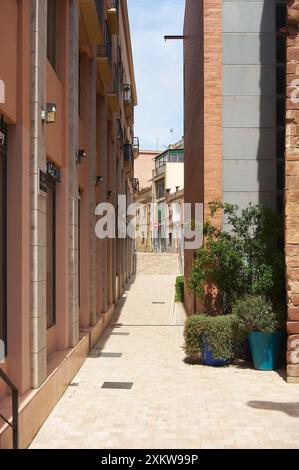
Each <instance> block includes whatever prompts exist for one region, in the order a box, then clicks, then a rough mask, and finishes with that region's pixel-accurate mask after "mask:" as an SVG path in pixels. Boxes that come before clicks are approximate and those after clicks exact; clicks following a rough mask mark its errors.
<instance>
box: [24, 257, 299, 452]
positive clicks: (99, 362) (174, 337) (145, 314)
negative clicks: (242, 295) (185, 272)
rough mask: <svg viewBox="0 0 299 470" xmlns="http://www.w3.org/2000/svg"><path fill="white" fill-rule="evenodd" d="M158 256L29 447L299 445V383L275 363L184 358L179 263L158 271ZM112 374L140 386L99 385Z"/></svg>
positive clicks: (112, 379)
mask: <svg viewBox="0 0 299 470" xmlns="http://www.w3.org/2000/svg"><path fill="white" fill-rule="evenodd" d="M153 256H154V255H152V258H151V260H150V265H151V266H150V270H149V271H150V272H152V270H153V268H152V266H153V264H155V259H154V258H153ZM165 260H166V258H165ZM156 262H157V265H156V270H155V273H154V274H146V266H145V265H144V264H143V267H142V270H141V271H142V273H140V270H139V274H138V275H137V278H136V281H135V283H134V284H133V285H132V286H131V288H130V289H129V291H128V292H127V293H126V294H125V296H124V298H123V299H122V302H121V305H120V306H119V308H118V311H117V312H116V317H115V319H114V322H113V323H114V324H112V325H111V327H110V328H109V329H108V330H107V331H106V333H105V335H104V337H103V338H102V340H101V341H100V342H99V344H98V345H97V347H96V349H95V350H94V351H93V352H92V353H91V354H90V357H89V358H88V359H87V361H86V363H85V364H84V366H83V367H82V369H81V370H80V372H79V373H78V375H77V376H76V377H75V379H74V381H73V383H74V385H75V386H71V387H69V388H68V389H67V391H66V393H65V394H64V396H63V397H62V399H61V400H60V402H59V403H58V404H57V406H56V408H55V409H54V411H53V412H52V414H51V415H50V417H49V418H48V420H47V421H46V423H45V424H44V426H43V427H42V428H41V430H40V432H39V433H38V435H37V436H36V439H35V440H34V442H33V443H32V446H31V448H34V449H37V448H97V449H101V448H108V449H113V448H157V449H159V448H256V447H261V448H288V447H293V448H294V447H296V448H299V387H298V385H288V384H286V383H285V381H284V380H283V378H282V377H281V376H280V375H279V374H278V373H276V372H267V373H265V372H258V371H255V370H253V369H247V368H241V367H236V366H230V367H226V368H221V369H214V368H210V367H203V366H201V365H198V364H197V365H188V364H186V363H185V362H184V353H183V350H182V344H183V328H182V326H181V325H182V320H183V315H182V308H181V306H177V307H175V306H174V303H173V298H174V280H175V275H176V273H175V272H174V269H173V264H172V262H171V263H170V266H171V268H170V269H171V273H169V274H167V273H166V274H165V266H166V265H167V263H165V264H164V271H163V272H164V274H163V275H159V264H160V263H161V258H160V257H157V258H156ZM153 302H155V303H153ZM118 316H119V317H118ZM103 352H104V353H121V354H122V356H121V357H98V355H99V354H100V353H103ZM106 381H108V382H132V383H133V386H132V388H131V389H130V390H118V389H114V390H113V389H112V390H111V389H102V388H101V387H102V384H103V383H104V382H106ZM76 384H77V386H76Z"/></svg>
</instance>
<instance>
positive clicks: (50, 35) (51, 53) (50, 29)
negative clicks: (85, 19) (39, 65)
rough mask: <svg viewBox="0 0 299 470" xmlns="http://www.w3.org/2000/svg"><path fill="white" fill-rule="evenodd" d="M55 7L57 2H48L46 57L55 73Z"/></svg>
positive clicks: (54, 0) (49, 0)
mask: <svg viewBox="0 0 299 470" xmlns="http://www.w3.org/2000/svg"><path fill="white" fill-rule="evenodd" d="M57 6H58V4H57V0H48V3H47V7H48V10H47V11H48V13H47V57H48V60H49V62H50V64H51V65H52V67H53V69H54V70H55V71H56V66H57Z"/></svg>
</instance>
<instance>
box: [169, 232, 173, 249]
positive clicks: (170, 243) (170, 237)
mask: <svg viewBox="0 0 299 470" xmlns="http://www.w3.org/2000/svg"><path fill="white" fill-rule="evenodd" d="M168 244H169V246H171V245H172V233H171V232H169V234H168Z"/></svg>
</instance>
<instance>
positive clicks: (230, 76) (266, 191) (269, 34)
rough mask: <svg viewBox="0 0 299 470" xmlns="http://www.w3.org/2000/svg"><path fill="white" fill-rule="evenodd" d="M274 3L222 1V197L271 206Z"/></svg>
mask: <svg viewBox="0 0 299 470" xmlns="http://www.w3.org/2000/svg"><path fill="white" fill-rule="evenodd" d="M275 52H276V28H275V1H273V0H238V1H234V0H223V193H224V195H223V198H224V201H227V202H233V203H235V204H238V205H240V206H241V207H242V206H243V207H244V206H246V205H247V204H248V203H249V202H252V203H253V204H256V203H261V204H265V205H268V206H272V207H273V208H275V205H276V143H275V142H276V132H275V130H276V68H275V66H276V64H275V61H276V58H275V57H276V54H275Z"/></svg>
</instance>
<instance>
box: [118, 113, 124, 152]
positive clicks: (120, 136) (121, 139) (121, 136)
mask: <svg viewBox="0 0 299 470" xmlns="http://www.w3.org/2000/svg"><path fill="white" fill-rule="evenodd" d="M117 140H118V143H119V145H120V148H123V146H124V131H123V129H122V126H121V122H120V119H118V120H117Z"/></svg>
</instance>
